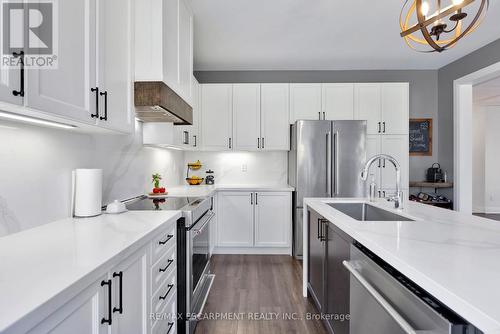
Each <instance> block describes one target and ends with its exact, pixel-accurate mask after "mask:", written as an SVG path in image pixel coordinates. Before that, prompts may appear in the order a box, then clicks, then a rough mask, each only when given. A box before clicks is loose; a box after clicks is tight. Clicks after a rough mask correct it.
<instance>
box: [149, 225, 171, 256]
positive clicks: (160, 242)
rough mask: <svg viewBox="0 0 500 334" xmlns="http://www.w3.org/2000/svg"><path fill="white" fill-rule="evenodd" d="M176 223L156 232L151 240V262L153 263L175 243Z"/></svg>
mask: <svg viewBox="0 0 500 334" xmlns="http://www.w3.org/2000/svg"><path fill="white" fill-rule="evenodd" d="M176 229H177V225H176V224H172V225H171V226H170V227H169V228H167V229H165V230H163V231H162V232H160V233H158V236H157V237H156V238H155V239H154V240H153V247H152V256H151V263H152V264H153V265H154V264H156V262H157V261H158V260H159V259H160V258H161V257H162V256H163V254H165V252H166V251H167V250H169V249H170V248H171V247H172V246H174V245H175V239H176V237H175V236H176Z"/></svg>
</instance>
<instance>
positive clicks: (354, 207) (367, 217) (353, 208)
mask: <svg viewBox="0 0 500 334" xmlns="http://www.w3.org/2000/svg"><path fill="white" fill-rule="evenodd" d="M328 205H329V206H331V207H332V208H334V209H336V210H339V211H340V212H342V213H344V214H346V215H348V216H349V217H351V218H354V219H356V220H359V221H414V220H413V219H409V218H406V217H404V216H400V215H398V214H395V213H392V212H390V211H387V210H384V209H380V208H377V207H375V206H373V205H370V204H368V203H364V202H351V203H328Z"/></svg>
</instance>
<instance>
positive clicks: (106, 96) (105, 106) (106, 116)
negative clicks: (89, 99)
mask: <svg viewBox="0 0 500 334" xmlns="http://www.w3.org/2000/svg"><path fill="white" fill-rule="evenodd" d="M99 95H101V96H104V117H99V119H100V120H101V121H107V120H108V92H107V91H105V92H101V93H99Z"/></svg>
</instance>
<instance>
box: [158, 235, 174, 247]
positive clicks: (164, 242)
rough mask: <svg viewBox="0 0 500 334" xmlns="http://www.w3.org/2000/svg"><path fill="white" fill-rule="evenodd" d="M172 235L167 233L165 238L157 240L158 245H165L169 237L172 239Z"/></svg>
mask: <svg viewBox="0 0 500 334" xmlns="http://www.w3.org/2000/svg"><path fill="white" fill-rule="evenodd" d="M173 237H174V236H173V235H172V234H169V235H167V239H165V240H164V241H161V240H160V241H158V245H165V244H166V243H167V242H168V241H169V240H170V239H172V238H173Z"/></svg>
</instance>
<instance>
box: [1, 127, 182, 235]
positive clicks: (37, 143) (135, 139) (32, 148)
mask: <svg viewBox="0 0 500 334" xmlns="http://www.w3.org/2000/svg"><path fill="white" fill-rule="evenodd" d="M184 160H185V159H184V152H181V151H175V150H167V149H158V148H149V147H143V146H142V126H141V125H140V123H137V124H136V133H135V135H129V136H124V135H102V134H82V133H77V132H72V131H68V130H56V129H52V128H44V127H35V126H30V125H25V124H22V123H13V122H5V121H0V236H3V235H7V234H11V233H15V232H18V231H21V230H24V229H28V228H32V227H36V226H39V225H42V224H46V223H49V222H51V221H55V220H58V219H61V218H65V217H69V215H70V194H71V171H72V170H73V169H76V168H102V169H103V172H104V175H103V203H104V204H106V203H109V202H111V201H112V200H114V199H125V198H130V197H133V196H137V195H139V194H143V193H144V192H145V191H146V190H148V189H149V188H150V187H151V174H152V173H156V172H158V173H160V174H162V176H163V178H164V184H165V185H167V186H168V185H177V184H180V183H181V182H183V177H184V173H185V169H184Z"/></svg>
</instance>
